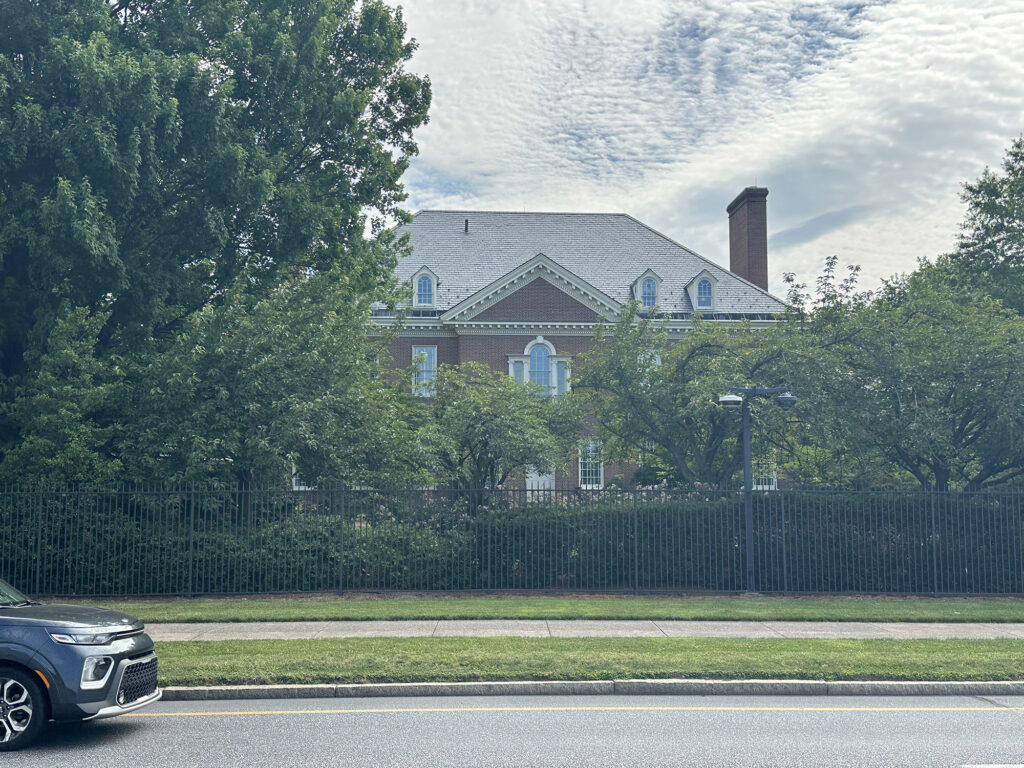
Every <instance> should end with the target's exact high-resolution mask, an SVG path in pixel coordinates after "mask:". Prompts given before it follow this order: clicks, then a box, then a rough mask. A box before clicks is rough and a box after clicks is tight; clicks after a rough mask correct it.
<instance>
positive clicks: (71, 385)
mask: <svg viewBox="0 0 1024 768" xmlns="http://www.w3.org/2000/svg"><path fill="white" fill-rule="evenodd" d="M106 319H107V318H106V315H105V314H103V313H99V314H92V313H90V312H89V311H88V310H86V309H84V308H82V307H63V308H62V309H61V311H60V312H59V314H58V317H57V320H56V323H55V325H54V328H53V331H52V332H51V333H50V335H49V337H48V338H47V339H46V342H45V347H43V348H42V349H37V351H36V352H35V353H34V354H36V355H37V356H38V359H35V360H30V361H29V362H30V364H31V367H32V370H33V371H34V373H33V375H32V376H31V377H30V378H28V379H27V380H26V381H25V382H24V383H23V384H22V385H20V386H19V387H18V388H17V389H16V390H15V392H14V397H13V399H12V400H11V401H10V402H9V403H8V404H7V405H6V406H4V408H3V416H5V417H6V418H8V419H10V420H12V421H14V422H15V423H17V424H18V425H19V426H20V428H21V432H22V439H21V441H20V442H19V443H18V444H17V445H16V446H15V447H14V448H13V450H10V451H8V452H7V453H6V454H5V455H4V457H3V461H0V479H2V480H4V481H6V482H11V483H20V484H22V485H26V486H31V485H40V484H50V485H57V484H66V483H79V484H85V485H91V486H104V485H110V484H113V483H116V482H117V480H118V477H119V474H120V471H121V463H120V461H118V459H117V458H116V452H115V450H114V447H115V445H116V438H117V429H116V425H115V424H111V419H110V418H109V414H110V413H111V412H114V411H116V409H117V407H118V405H119V404H120V398H121V397H122V396H123V394H124V389H123V380H122V376H121V371H120V369H119V367H118V366H117V365H116V364H115V365H110V364H108V363H104V362H103V361H101V360H99V359H98V358H97V357H96V344H97V335H98V333H99V330H100V328H101V327H102V326H103V323H104V322H105V321H106Z"/></svg>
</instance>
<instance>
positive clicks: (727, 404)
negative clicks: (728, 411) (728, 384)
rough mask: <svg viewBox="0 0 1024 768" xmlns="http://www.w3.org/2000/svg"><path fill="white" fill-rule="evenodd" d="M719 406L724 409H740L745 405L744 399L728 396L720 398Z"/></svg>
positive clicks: (732, 395) (737, 396)
mask: <svg viewBox="0 0 1024 768" xmlns="http://www.w3.org/2000/svg"><path fill="white" fill-rule="evenodd" d="M718 404H719V405H720V406H722V407H723V408H739V407H740V406H741V405H743V398H742V397H740V396H739V395H734V394H731V393H730V394H728V395H722V396H721V397H719V398H718Z"/></svg>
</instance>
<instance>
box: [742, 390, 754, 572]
mask: <svg viewBox="0 0 1024 768" xmlns="http://www.w3.org/2000/svg"><path fill="white" fill-rule="evenodd" d="M752 463H753V462H752V460H751V456H750V398H747V397H745V398H743V527H744V534H745V536H746V540H747V592H753V591H754V469H753V466H752Z"/></svg>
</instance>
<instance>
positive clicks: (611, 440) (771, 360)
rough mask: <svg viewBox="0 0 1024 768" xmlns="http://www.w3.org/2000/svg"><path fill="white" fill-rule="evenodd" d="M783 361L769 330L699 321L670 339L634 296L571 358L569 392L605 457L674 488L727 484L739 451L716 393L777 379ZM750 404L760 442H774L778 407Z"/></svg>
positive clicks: (735, 426)
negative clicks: (639, 466)
mask: <svg viewBox="0 0 1024 768" xmlns="http://www.w3.org/2000/svg"><path fill="white" fill-rule="evenodd" d="M783 363H784V355H783V350H782V349H781V348H780V347H779V346H778V345H777V344H776V342H775V336H774V334H773V333H772V332H771V331H770V330H768V329H753V328H751V327H750V326H749V325H743V326H740V327H738V328H725V327H723V326H722V325H720V324H717V323H711V322H702V321H701V320H699V319H697V320H695V321H694V328H693V330H692V331H691V332H689V333H687V334H686V335H685V336H683V337H682V338H681V339H673V340H669V338H668V335H667V333H666V331H665V328H664V324H663V323H662V322H661V321H659V320H653V319H649V318H644V317H639V308H638V305H637V304H636V303H635V302H633V303H631V304H630V305H629V306H627V308H626V310H625V311H624V312H623V313H622V314H621V316H620V317H619V319H618V320H617V321H616V322H615V324H614V325H613V326H611V327H610V328H606V329H602V330H600V331H599V333H598V335H597V338H596V340H595V343H594V344H593V345H592V346H591V349H590V351H589V352H588V353H587V354H585V355H584V356H583V357H582V358H581V360H580V361H579V362H578V363H577V365H576V367H575V370H574V371H573V391H574V393H576V394H577V395H579V396H580V397H581V399H582V400H583V402H584V403H585V406H586V408H587V410H588V413H591V414H592V415H593V418H595V419H596V422H597V426H598V428H599V432H600V434H601V436H602V438H603V439H604V446H605V448H604V453H605V455H606V456H609V457H611V458H619V459H625V460H631V461H637V460H639V461H641V462H642V463H643V464H644V466H645V467H646V468H648V469H650V468H653V469H654V470H655V474H658V475H661V476H663V477H664V479H666V480H667V481H668V482H670V483H671V484H673V485H688V484H692V483H698V482H699V483H711V484H714V485H721V486H724V485H725V484H727V483H729V482H730V481H731V480H732V478H733V475H734V474H735V473H736V472H737V470H738V469H740V468H742V459H743V456H742V446H741V444H740V441H739V435H740V432H739V430H740V422H739V418H738V416H737V414H736V413H733V412H731V411H729V410H726V409H723V408H721V407H720V406H719V405H718V397H719V396H720V395H722V394H725V392H726V391H727V390H728V389H729V387H744V386H753V385H762V386H775V385H777V384H780V383H782V381H783V376H782V373H783ZM752 407H753V413H754V415H755V418H756V419H757V421H758V426H757V430H758V436H759V439H760V440H762V441H777V440H778V439H779V438H778V434H779V433H780V430H781V428H782V425H783V417H782V415H781V412H778V413H775V411H778V409H777V408H774V407H763V404H762V403H760V402H755V403H754V404H753V406H752ZM648 474H649V473H648ZM648 479H649V478H648Z"/></svg>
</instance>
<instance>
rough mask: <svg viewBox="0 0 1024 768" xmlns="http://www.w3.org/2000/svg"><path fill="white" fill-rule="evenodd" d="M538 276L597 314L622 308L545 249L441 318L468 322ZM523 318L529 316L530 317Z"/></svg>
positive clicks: (609, 313)
mask: <svg viewBox="0 0 1024 768" xmlns="http://www.w3.org/2000/svg"><path fill="white" fill-rule="evenodd" d="M538 278H542V279H543V280H544V281H545V282H547V283H550V284H551V285H553V286H554V287H555V288H557V289H559V290H560V291H561V292H562V293H563V294H565V295H566V297H567V300H572V301H573V302H575V303H576V304H578V305H582V307H585V308H587V309H589V310H591V311H592V312H593V313H594V314H595V316H597V317H606V318H613V317H615V316H616V315H617V314H618V312H619V309H620V305H619V303H618V302H617V301H615V300H614V299H612V298H611V297H610V296H608V295H607V294H605V293H604V292H603V291H599V290H598V289H597V288H595V287H594V286H592V285H591V284H590V283H588V282H587V281H586V280H583V279H582V278H580V277H578V276H577V275H575V274H573V273H572V272H570V271H569V270H567V269H565V267H562V266H561V265H559V264H556V263H555V262H554V261H552V260H551V259H549V258H548V257H547V256H545V255H544V254H543V253H538V254H537V255H536V256H534V257H533V258H532V259H530V260H529V261H527V262H526V263H524V264H521V265H519V266H518V267H516V268H515V269H513V270H512V271H511V272H509V273H508V274H507V275H504V276H502V277H500V278H498V279H497V280H495V281H494V282H493V283H491V284H490V285H487V286H485V287H484V288H481V289H480V290H479V291H477V292H476V293H474V294H473V295H472V296H469V297H468V298H465V299H463V300H462V301H460V302H459V303H458V304H456V305H455V306H454V307H452V308H451V309H449V310H448V311H447V312H445V313H444V314H443V315H441V320H442V321H444V322H460V321H463V322H464V321H469V320H473V319H477V318H478V316H480V315H481V314H482V313H484V312H485V310H488V309H490V308H491V307H494V306H495V305H496V304H498V303H499V302H502V301H503V300H504V299H507V298H509V297H510V296H511V295H512V294H514V293H516V292H517V291H518V290H520V289H521V288H523V287H525V286H528V285H530V284H531V283H533V282H534V281H535V280H536V279H538ZM522 319H523V320H527V319H529V318H522Z"/></svg>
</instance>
